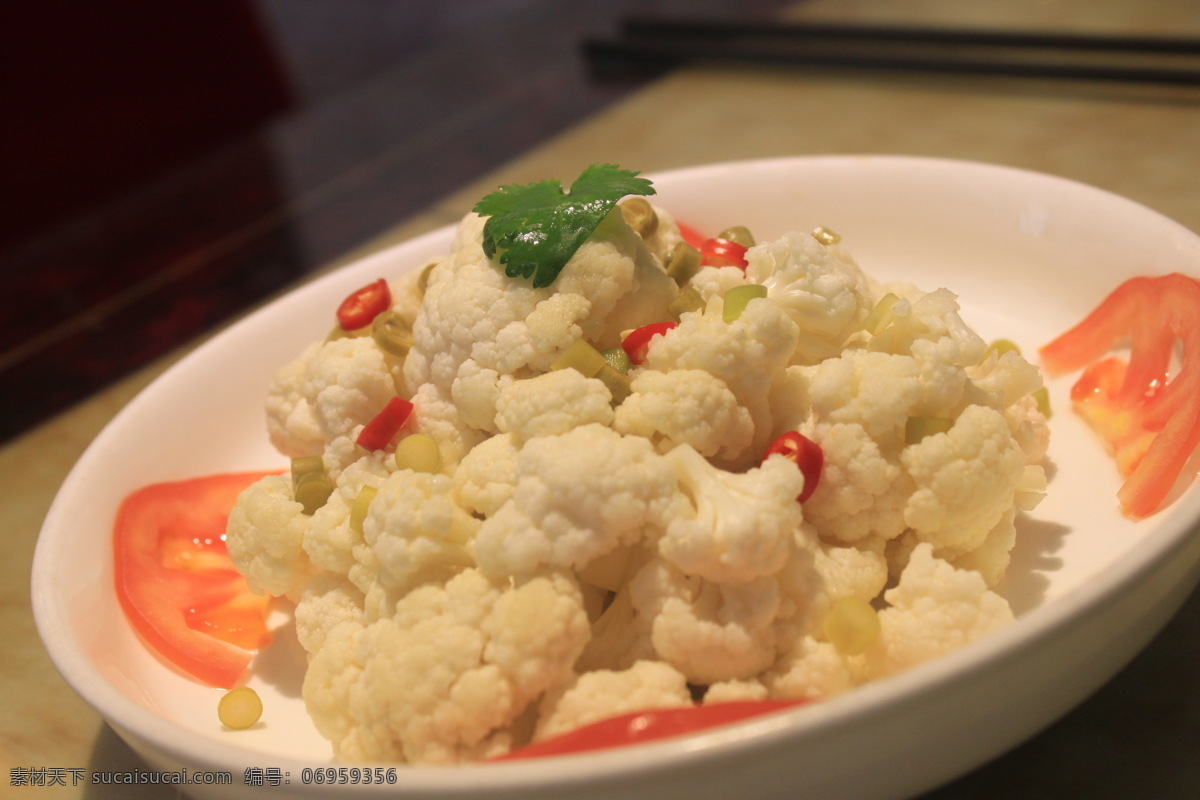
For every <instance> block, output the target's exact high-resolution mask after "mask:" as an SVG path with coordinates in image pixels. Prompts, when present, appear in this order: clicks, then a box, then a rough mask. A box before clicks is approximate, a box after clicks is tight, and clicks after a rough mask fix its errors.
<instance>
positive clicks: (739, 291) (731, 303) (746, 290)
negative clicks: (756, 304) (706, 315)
mask: <svg viewBox="0 0 1200 800" xmlns="http://www.w3.org/2000/svg"><path fill="white" fill-rule="evenodd" d="M766 296H767V287H765V286H763V285H762V284H761V283H748V284H746V285H745V286H735V287H733V288H732V289H730V290H729V291H728V292H726V293H725V310H724V312H723V313H724V317H725V321H726V322H733V321H734V320H736V319H737V318H738V317H740V316H741V315H742V312H743V311H745V310H746V306H747V305H749V304H750V301H751V300H756V299H758V298H760V297H766Z"/></svg>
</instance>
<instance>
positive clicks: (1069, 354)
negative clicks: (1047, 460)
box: [1039, 273, 1200, 519]
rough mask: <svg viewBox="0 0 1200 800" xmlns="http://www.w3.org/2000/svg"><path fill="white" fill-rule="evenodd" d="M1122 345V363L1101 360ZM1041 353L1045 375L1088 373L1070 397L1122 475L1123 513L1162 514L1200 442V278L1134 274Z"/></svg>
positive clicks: (1120, 496)
mask: <svg viewBox="0 0 1200 800" xmlns="http://www.w3.org/2000/svg"><path fill="white" fill-rule="evenodd" d="M1125 340H1128V342H1129V343H1130V354H1129V359H1128V361H1126V360H1125V359H1122V358H1120V357H1117V356H1108V355H1107V354H1108V352H1109V350H1110V349H1111V348H1113V346H1114V345H1116V344H1119V343H1120V342H1122V341H1125ZM1179 345H1182V350H1181V351H1180V350H1179V347H1178V346H1179ZM1039 352H1040V354H1041V357H1042V363H1043V364H1045V366H1046V368H1047V369H1048V370H1049V371H1051V372H1055V373H1061V372H1068V371H1072V370H1076V369H1080V368H1083V367H1086V369H1085V370H1084V372H1083V374H1082V375H1081V376H1080V378H1079V380H1078V381H1077V382H1076V384H1075V386H1074V388H1073V389H1072V400H1073V401H1074V405H1075V409H1076V411H1077V412H1079V413H1080V414H1081V416H1083V418H1084V419H1085V420H1087V422H1088V424H1089V425H1091V427H1092V429H1093V430H1095V431H1096V433H1097V434H1098V435H1099V436H1100V437H1101V438H1102V439H1103V440H1104V441H1105V442H1106V444H1107V445H1108V447H1109V448H1110V450H1111V451H1112V453H1113V455H1114V457H1115V458H1116V459H1117V463H1118V468H1119V469H1120V470H1121V472H1122V474H1123V475H1125V476H1126V481H1125V483H1124V485H1122V486H1121V489H1120V491H1119V492H1118V493H1117V497H1118V499H1119V500H1120V502H1121V509H1122V511H1123V512H1124V513H1125V514H1126V515H1127V516H1129V517H1132V518H1134V519H1140V518H1142V517H1146V516H1148V515H1150V514H1153V513H1154V512H1155V511H1158V510H1159V509H1160V508H1162V506H1163V504H1164V502H1165V500H1166V498H1167V496H1168V495H1169V494H1170V492H1171V491H1172V489H1173V488H1174V487H1175V484H1176V482H1177V481H1178V480H1179V478H1180V476H1181V475H1182V473H1183V470H1184V468H1185V467H1186V465H1187V462H1188V460H1189V459H1190V458H1191V456H1192V453H1193V452H1194V451H1195V450H1196V447H1197V445H1200V281H1198V280H1196V279H1195V278H1192V277H1189V276H1187V275H1181V274H1179V273H1172V274H1170V275H1162V276H1157V277H1139V278H1132V279H1130V280H1128V281H1126V282H1125V283H1123V284H1121V285H1120V286H1118V287H1117V288H1116V289H1115V290H1114V291H1113V292H1112V293H1111V294H1110V295H1109V296H1108V297H1106V298H1105V299H1104V300H1103V301H1102V302H1101V303H1100V305H1099V306H1097V307H1096V308H1095V310H1093V311H1092V312H1091V313H1090V314H1088V315H1087V317H1085V318H1084V319H1083V321H1082V322H1080V323H1079V324H1078V325H1076V326H1075V327H1073V328H1071V329H1070V330H1069V331H1067V332H1066V333H1064V334H1062V335H1061V336H1059V337H1058V338H1057V339H1055V340H1054V341H1052V342H1050V343H1049V344H1047V345H1045V346H1044V347H1042V348H1041V350H1040V351H1039ZM1177 352H1181V359H1180V364H1179V368H1178V370H1175V371H1174V374H1173V375H1172V374H1171V372H1172V366H1173V365H1172V362H1173V359H1174V358H1175V356H1176V353H1177Z"/></svg>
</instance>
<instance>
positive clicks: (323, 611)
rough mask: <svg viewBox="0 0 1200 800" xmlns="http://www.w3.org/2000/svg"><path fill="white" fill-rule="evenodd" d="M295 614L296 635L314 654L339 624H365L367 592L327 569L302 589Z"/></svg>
mask: <svg viewBox="0 0 1200 800" xmlns="http://www.w3.org/2000/svg"><path fill="white" fill-rule="evenodd" d="M294 617H295V620H296V639H297V640H298V641H299V642H300V646H301V647H303V648H304V649H305V651H306V652H308V653H309V654H310V655H311V654H313V653H316V652H317V651H318V650H320V649H321V648H322V647H324V646H325V641H326V640H327V639H328V638H329V634H330V631H332V630H333V629H334V628H336V627H337V626H338V625H341V624H342V623H350V624H351V625H358V626H361V625H363V624H365V622H366V619H365V617H364V616H363V593H362V592H361V591H359V589H358V587H357V586H355V585H354V584H352V583H350V581H348V580H346V579H345V578H343V577H341V576H339V575H335V574H333V573H331V572H323V573H321V574H320V575H318V576H317V577H316V578H315V579H314V580H313V581H312V583H310V584H309V585H308V587H307V588H305V590H304V591H303V593H301V595H300V599H299V600H297V601H296V610H295V612H294Z"/></svg>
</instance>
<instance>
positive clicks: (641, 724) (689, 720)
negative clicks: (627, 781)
mask: <svg viewBox="0 0 1200 800" xmlns="http://www.w3.org/2000/svg"><path fill="white" fill-rule="evenodd" d="M803 702H806V701H804V700H741V701H731V702H728V703H713V704H711V705H706V706H683V707H680V708H661V709H656V710H653V711H635V712H632V713H629V714H621V715H619V716H615V717H610V718H608V719H604V720H600V721H599V722H594V723H592V724H591V725H584V726H583V727H582V728H576V729H575V730H573V731H569V732H568V733H564V734H562V735H561V736H555V737H554V738H552V739H546V740H545V741H542V742H537V743H535V744H531V745H528V746H526V747H522V748H521V749H519V750H514V751H513V752H511V753H509V754H508V755H504V756H500V757H498V758H496V759H493V760H495V761H511V760H516V759H522V758H536V757H540V756H556V755H566V754H568V753H582V752H588V751H591V750H606V749H608V748H611V747H623V746H626V745H631V744H639V743H641V742H651V741H654V740H656V739H666V738H669V737H672V736H682V735H684V734H687V733H694V732H696V731H701V730H705V729H706V728H713V727H716V726H718V725H727V724H729V723H732V722H740V721H742V720H746V719H750V718H752V717H757V716H759V715H761V714H767V713H770V712H772V711H779V710H781V709H784V708H790V707H791V706H796V705H800V704H801V703H803Z"/></svg>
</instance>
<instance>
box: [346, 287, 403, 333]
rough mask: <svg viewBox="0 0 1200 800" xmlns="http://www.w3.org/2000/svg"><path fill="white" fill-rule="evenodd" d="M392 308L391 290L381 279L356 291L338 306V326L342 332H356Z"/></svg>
mask: <svg viewBox="0 0 1200 800" xmlns="http://www.w3.org/2000/svg"><path fill="white" fill-rule="evenodd" d="M391 307H392V290H391V289H389V288H388V284H387V281H386V280H384V279H383V278H380V279H379V280H377V281H375V282H374V283H369V284H367V285H366V286H364V287H362V288H361V289H356V290H355V291H353V292H351V293H350V296H349V297H347V298H346V299H345V300H343V301H342V304H341V305H340V306H338V310H337V318H338V324H339V325H341V326H342V330H345V331H356V330H358V329H359V328H365V327H366V326H368V325H370V324H371V321H372V320H373V319H375V317H377V316H379V315H380V314H382V313H383V312H384V311H387V310H388V309H389V308H391Z"/></svg>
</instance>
